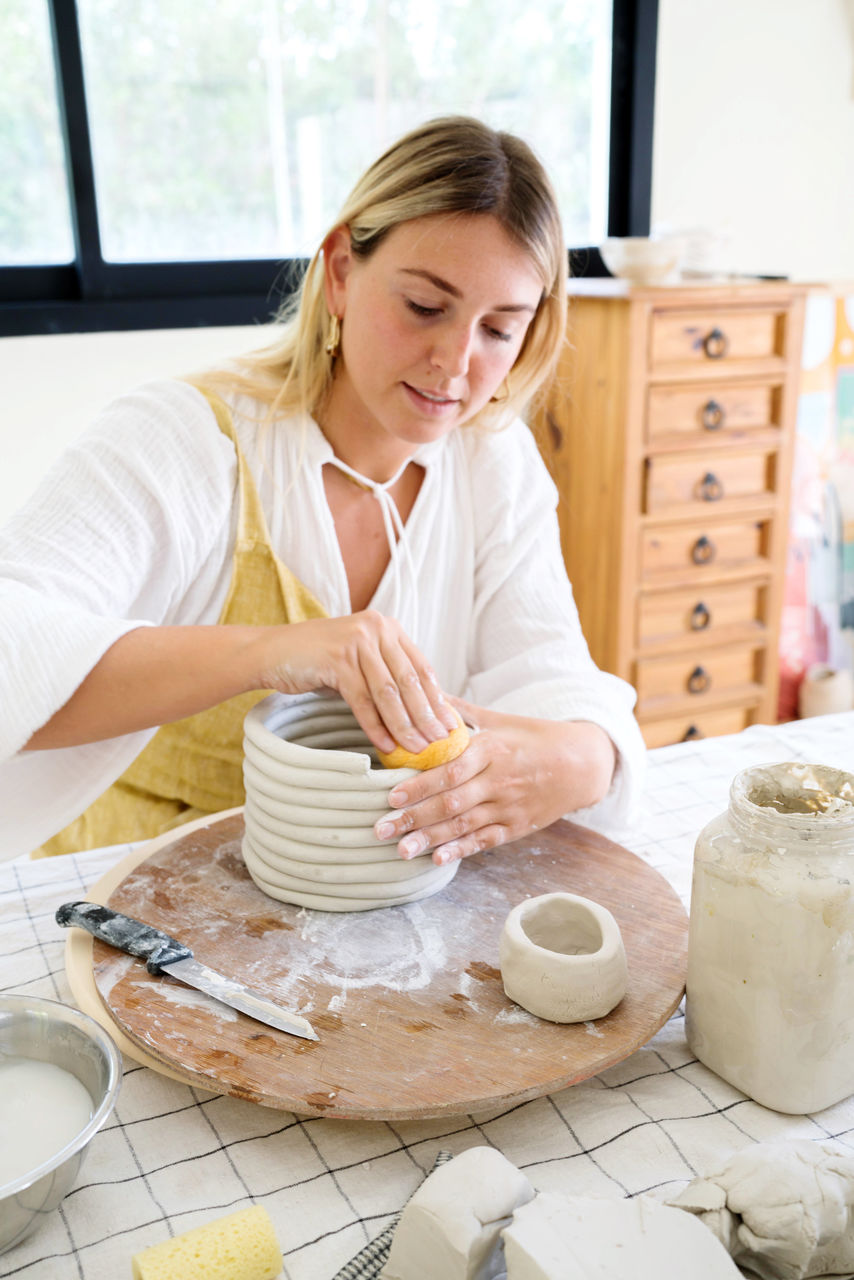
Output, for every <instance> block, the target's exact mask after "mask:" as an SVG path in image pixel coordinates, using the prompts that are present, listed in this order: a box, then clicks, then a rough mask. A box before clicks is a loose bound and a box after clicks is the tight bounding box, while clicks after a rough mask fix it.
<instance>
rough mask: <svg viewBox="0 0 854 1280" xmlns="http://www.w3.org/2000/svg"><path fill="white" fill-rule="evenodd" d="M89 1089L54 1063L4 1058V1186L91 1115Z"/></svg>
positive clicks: (0, 1171) (0, 1083) (0, 1119)
mask: <svg viewBox="0 0 854 1280" xmlns="http://www.w3.org/2000/svg"><path fill="white" fill-rule="evenodd" d="M93 1111H94V1107H93V1105H92V1098H91V1097H90V1095H89V1090H88V1089H87V1088H86V1086H85V1085H83V1084H81V1083H80V1081H79V1080H78V1079H77V1077H76V1076H74V1075H72V1074H71V1072H70V1071H64V1070H63V1069H62V1067H56V1066H54V1065H53V1063H52V1062H37V1061H34V1060H33V1059H30V1058H0V1135H2V1140H0V1187H3V1186H5V1185H6V1184H7V1183H9V1182H14V1181H16V1180H17V1179H18V1178H21V1177H23V1176H24V1175H25V1174H27V1173H31V1172H32V1171H33V1170H34V1169H37V1168H38V1166H39V1165H41V1164H44V1162H45V1161H46V1160H50V1159H52V1158H53V1156H55V1155H58V1154H59V1152H60V1151H61V1150H62V1149H63V1147H65V1146H67V1145H68V1143H69V1142H72V1141H73V1140H74V1139H75V1138H76V1137H77V1135H78V1134H79V1133H80V1132H81V1130H83V1129H84V1128H85V1127H86V1125H87V1124H88V1123H89V1121H90V1120H91V1118H92V1114H93Z"/></svg>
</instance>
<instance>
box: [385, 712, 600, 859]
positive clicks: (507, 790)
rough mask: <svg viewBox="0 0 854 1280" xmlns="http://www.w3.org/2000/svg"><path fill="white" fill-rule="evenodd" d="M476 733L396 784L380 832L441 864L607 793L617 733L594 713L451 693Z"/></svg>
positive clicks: (405, 850)
mask: <svg viewBox="0 0 854 1280" xmlns="http://www.w3.org/2000/svg"><path fill="white" fill-rule="evenodd" d="M451 701H452V703H453V705H454V706H456V707H457V708H458V709H459V712H460V714H461V715H462V717H463V719H464V720H466V721H467V723H469V724H470V725H472V727H474V728H476V729H478V730H479V732H477V733H475V734H473V735H472V739H471V742H470V743H469V745H468V747H466V749H465V751H464V752H463V753H462V755H460V756H457V758H456V760H451V761H450V762H449V763H448V764H443V765H439V766H437V767H436V768H435V769H428V770H426V771H425V772H424V773H422V774H420V775H419V776H417V777H415V778H409V779H407V780H406V781H405V782H403V783H400V784H399V785H398V786H396V787H394V788H393V790H392V791H391V793H390V794H389V803H390V804H391V805H392V806H393V809H394V811H393V812H392V813H389V814H387V815H386V816H385V817H383V818H381V819H380V820H379V822H378V823H377V824H376V827H375V831H376V834H377V837H378V838H379V839H381V840H382V839H391V838H392V837H394V838H395V839H397V840H399V846H398V848H399V852H400V855H401V857H403V858H414V857H417V856H418V854H420V853H423V852H424V851H425V850H426V849H430V848H432V849H433V850H434V852H433V861H434V862H436V863H439V864H440V865H441V864H445V863H448V862H454V861H456V860H457V859H458V858H466V857H468V856H469V854H472V853H479V852H480V851H482V850H484V849H493V848H495V847H496V846H497V845H500V844H507V843H509V842H510V841H511V840H518V839H519V837H520V836H525V835H530V834H531V832H533V831H539V830H541V829H542V828H543V827H547V826H549V825H550V824H551V823H552V822H555V821H557V819H558V818H560V817H562V816H563V815H564V814H565V813H570V812H572V811H573V810H575V809H583V808H585V807H586V806H587V805H590V804H595V803H596V801H597V800H601V799H602V797H603V796H604V795H605V794H606V793H607V791H608V788H609V786H610V784H611V779H612V777H613V773H614V766H615V763H616V751H615V749H614V745H613V743H612V742H611V739H610V738H609V737H608V735H607V734H606V733H605V731H604V730H603V729H600V728H599V726H598V725H595V724H591V723H590V722H589V721H581V720H579V721H559V720H536V719H531V718H528V717H526V716H511V715H505V714H502V713H501V712H495V711H487V710H484V709H483V708H480V707H474V706H471V705H470V704H469V703H467V702H463V701H462V700H461V699H459V698H454V699H452V700H451Z"/></svg>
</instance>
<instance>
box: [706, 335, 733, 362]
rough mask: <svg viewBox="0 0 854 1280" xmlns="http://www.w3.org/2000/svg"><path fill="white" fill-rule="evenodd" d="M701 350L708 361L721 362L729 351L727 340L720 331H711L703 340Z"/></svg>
mask: <svg viewBox="0 0 854 1280" xmlns="http://www.w3.org/2000/svg"><path fill="white" fill-rule="evenodd" d="M703 350H704V351H705V353H706V355H707V356H708V357H709V359H710V360H721V359H723V357H724V356H725V355H726V353H727V351H728V350H729V340H728V338H727V336H726V334H725V333H724V332H723V330H722V329H718V328H715V329H712V330H711V332H709V333H707V334H706V336H705V338H704V339H703Z"/></svg>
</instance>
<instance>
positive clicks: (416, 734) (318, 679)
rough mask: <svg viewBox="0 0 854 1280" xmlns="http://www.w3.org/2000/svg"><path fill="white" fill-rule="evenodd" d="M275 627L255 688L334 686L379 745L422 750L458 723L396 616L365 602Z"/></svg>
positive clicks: (307, 689)
mask: <svg viewBox="0 0 854 1280" xmlns="http://www.w3.org/2000/svg"><path fill="white" fill-rule="evenodd" d="M273 630H275V631H276V632H277V633H278V634H276V635H273V634H271V635H270V636H269V637H268V641H269V644H268V646H267V652H268V655H269V656H268V658H267V663H268V665H267V666H266V667H264V668H263V669H262V673H261V684H260V687H261V688H265V689H277V690H279V691H280V692H281V693H307V692H310V691H312V690H317V689H331V690H334V692H336V693H338V694H340V696H341V697H342V698H343V699H344V701H345V702H346V703H347V704H348V705H349V707H350V708H351V710H352V712H353V714H354V716H355V717H356V719H357V720H358V722H359V724H360V725H361V727H362V728H363V729H364V731H365V733H366V734H367V735H368V737H369V738H370V740H371V742H373V743H374V745H375V746H377V747H379V749H380V750H381V751H392V750H393V749H394V747H396V746H398V745H400V746H402V747H406V749H407V750H408V751H414V752H418V751H423V750H424V748H425V747H427V746H428V745H429V744H430V743H431V742H435V741H437V740H438V739H440V738H445V737H447V735H448V733H449V732H450V730H451V729H454V728H456V725H457V718H456V716H455V715H454V712H453V710H452V708H451V705H450V703H449V702H447V701H446V700H445V697H444V695H443V693H442V690H441V689H440V687H439V682H438V680H437V679H436V674H435V672H434V671H433V668H432V667H431V666H430V664H429V662H428V661H427V659H426V658H425V657H424V656H423V654H421V653H419V651H418V649H416V647H415V645H414V644H413V643H412V641H411V640H410V639H409V638H408V636H407V635H406V634H405V632H404V631H403V629H402V628H401V626H400V624H399V623H398V622H397V621H395V619H394V618H387V617H385V616H384V615H383V614H381V613H377V612H376V610H374V609H366V610H364V611H363V612H361V613H353V614H349V615H347V616H345V617H342V618H317V619H313V620H311V621H309V622H298V623H293V624H291V625H290V626H288V627H287V628H281V629H280V628H275V629H271V632H272V631H273Z"/></svg>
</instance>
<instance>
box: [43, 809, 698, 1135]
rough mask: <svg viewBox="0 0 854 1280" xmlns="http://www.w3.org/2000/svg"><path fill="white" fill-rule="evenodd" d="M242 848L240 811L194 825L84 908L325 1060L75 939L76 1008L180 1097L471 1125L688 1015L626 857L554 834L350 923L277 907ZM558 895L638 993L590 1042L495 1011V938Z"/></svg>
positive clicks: (676, 963)
mask: <svg viewBox="0 0 854 1280" xmlns="http://www.w3.org/2000/svg"><path fill="white" fill-rule="evenodd" d="M242 835H243V817H242V810H232V811H231V812H230V813H228V814H226V815H224V816H222V817H218V818H217V819H207V820H203V821H201V822H196V823H192V824H190V825H189V826H188V827H186V828H184V829H183V830H182V831H181V832H179V833H178V834H177V835H176V834H175V833H173V834H172V835H171V836H170V837H161V838H160V839H159V840H156V841H152V842H151V843H150V844H149V845H145V846H143V847H142V848H141V849H139V850H137V851H136V853H135V854H134V855H133V856H132V863H127V862H126V863H125V864H123V865H122V867H121V871H123V872H124V875H123V878H121V880H120V881H119V882H117V879H116V876H115V875H113V876H112V877H110V878H108V877H105V879H104V881H102V882H101V884H100V886H95V889H94V890H93V892H92V893H91V894H90V895H89V896H90V898H91V899H92V900H93V901H107V902H108V904H109V906H111V907H114V908H115V909H116V910H119V911H124V912H126V913H127V914H128V915H132V916H135V917H136V918H137V919H140V920H144V921H146V922H148V923H150V924H153V925H156V926H158V927H159V928H161V929H164V930H166V931H167V932H168V933H171V934H172V935H173V936H174V937H177V938H179V939H180V940H181V941H182V942H185V943H187V944H188V945H189V946H190V947H191V948H192V949H193V951H194V954H195V955H196V958H197V959H199V960H200V961H202V962H204V963H205V964H207V965H210V966H211V967H212V968H214V969H217V970H219V971H220V972H222V973H225V974H227V975H229V976H232V977H235V978H236V979H238V980H239V981H241V982H243V983H244V984H245V985H246V986H248V987H251V988H253V989H255V990H257V991H259V992H260V993H262V994H264V995H266V996H269V997H270V998H271V999H273V1000H275V1001H276V1002H277V1003H278V1004H280V1005H282V1006H283V1007H284V1008H287V1009H290V1010H293V1011H296V1012H298V1013H301V1014H302V1015H303V1016H305V1017H307V1018H308V1019H309V1021H310V1022H311V1023H312V1025H313V1026H314V1029H315V1030H316V1031H317V1033H318V1036H319V1039H318V1040H317V1041H309V1040H301V1039H298V1038H296V1037H293V1036H289V1035H287V1034H285V1033H284V1032H280V1031H275V1030H273V1029H272V1028H271V1027H267V1026H265V1025H264V1024H262V1023H259V1022H255V1021H253V1020H252V1019H251V1018H247V1017H245V1016H244V1015H242V1014H238V1013H236V1012H234V1011H232V1010H229V1009H226V1008H225V1007H224V1006H222V1005H218V1004H216V1003H214V1002H212V1001H209V1000H208V998H207V997H206V996H203V995H201V994H200V993H199V992H196V991H194V990H193V989H192V988H189V987H187V986H185V985H184V984H183V983H180V982H178V981H176V980H175V979H172V978H169V977H166V976H159V977H152V976H151V975H150V974H148V973H147V971H146V969H145V967H144V964H143V963H142V962H141V961H139V960H134V959H133V958H132V957H130V956H126V955H124V953H122V952H118V951H116V950H114V949H113V948H111V947H109V946H107V945H106V944H104V943H101V942H93V939H92V938H91V937H90V936H89V935H88V934H84V933H82V931H80V930H73V931H72V936H71V938H70V939H69V949H68V971H69V978H70V979H71V983H72V989H73V990H74V992H75V995H76V996H77V997H78V1001H79V1002H81V1003H83V1004H84V1007H86V1008H87V1011H88V1012H90V1013H93V1014H94V1015H95V1016H96V1017H98V1019H99V1021H101V1022H102V1024H103V1025H104V1026H105V1027H106V1028H107V1030H109V1031H111V1032H112V1033H113V1034H114V1035H116V1037H117V1039H119V1041H120V1043H121V1044H122V1045H123V1047H125V1048H128V1049H129V1050H130V1052H131V1054H132V1055H133V1056H134V1057H137V1058H138V1059H140V1060H141V1061H144V1062H146V1063H147V1064H148V1065H151V1066H153V1067H154V1068H155V1069H159V1070H163V1071H164V1072H165V1073H166V1074H168V1075H171V1076H173V1077H176V1078H178V1079H181V1080H184V1081H186V1082H187V1083H188V1084H193V1085H196V1086H200V1087H202V1088H205V1089H210V1090H212V1091H213V1092H217V1093H228V1094H232V1095H234V1096H235V1097H239V1098H247V1099H250V1100H252V1101H255V1102H259V1103H262V1104H264V1105H266V1106H270V1107H277V1108H282V1109H286V1110H288V1111H293V1112H296V1113H297V1114H298V1115H314V1116H318V1115H323V1116H329V1117H340V1118H347V1119H375V1120H397V1119H413V1118H418V1119H424V1118H429V1117H437V1116H445V1115H453V1114H465V1113H472V1112H475V1113H476V1112H478V1111H486V1110H489V1109H493V1108H501V1107H505V1106H507V1105H509V1104H512V1103H516V1102H521V1101H524V1100H526V1099H529V1098H534V1097H538V1096H541V1095H542V1094H545V1093H551V1092H554V1091H556V1090H560V1089H563V1088H566V1087H567V1086H569V1085H572V1084H575V1083H577V1082H578V1081H580V1080H584V1079H587V1078H588V1077H590V1076H592V1075H595V1074H596V1073H598V1072H600V1071H602V1070H604V1069H605V1068H606V1067H609V1066H612V1065H613V1064H614V1063H617V1062H620V1061H622V1060H623V1059H624V1058H627V1057H628V1056H629V1055H630V1054H632V1053H633V1052H634V1051H635V1050H636V1049H638V1048H639V1047H640V1046H641V1045H643V1044H644V1043H646V1041H647V1040H649V1039H650V1038H651V1037H652V1036H653V1035H654V1034H655V1032H656V1031H657V1030H658V1029H659V1028H660V1027H661V1026H662V1025H663V1023H664V1022H665V1021H666V1020H667V1019H668V1017H669V1016H670V1015H671V1013H672V1012H673V1011H674V1010H675V1008H676V1007H677V1005H678V1003H679V1000H680V999H681V996H682V993H683V990H684V980H685V969H686V955H687V933H688V922H687V917H686V914H685V911H684V908H683V907H682V905H681V903H680V901H679V899H678V897H677V896H676V894H675V893H674V891H673V890H672V889H671V888H670V886H669V885H668V883H667V881H666V880H664V878H663V877H662V876H661V875H660V874H659V873H658V872H656V871H654V870H653V869H652V868H651V867H649V866H648V865H647V864H646V863H645V862H643V861H642V860H641V859H640V858H638V857H637V856H636V855H635V854H632V853H630V852H629V851H628V850H627V849H624V848H622V847H621V846H620V845H617V844H614V843H613V842H611V841H610V840H607V839H605V838H604V837H603V836H600V835H598V834H596V833H594V832H591V831H588V830H586V829H585V828H583V827H580V826H577V825H574V824H572V823H569V822H563V821H562V822H557V823H555V824H554V825H553V826H552V827H549V828H548V829H547V830H545V831H540V832H537V833H536V834H535V835H533V836H530V837H528V838H526V839H523V840H519V841H517V842H516V843H514V844H513V845H509V846H506V847H504V848H502V849H500V850H496V851H493V852H491V853H488V854H479V855H477V856H475V857H472V858H468V859H466V860H465V861H464V862H463V863H462V865H461V866H460V869H459V871H458V873H457V875H456V876H455V878H454V879H453V880H452V881H451V882H450V884H449V885H447V886H446V887H445V888H444V889H443V890H442V891H441V892H439V893H438V894H436V895H434V896H433V897H431V898H426V899H423V900H422V901H421V902H417V903H411V904H409V905H408V906H403V907H388V908H382V909H379V910H373V911H364V912H354V913H331V912H321V911H309V910H305V909H303V908H299V907H295V906H290V905H287V904H284V903H280V902H278V901H276V900H274V899H272V898H269V897H268V896H267V895H266V894H264V893H263V892H262V891H261V890H260V889H258V888H257V887H256V885H255V884H254V883H253V881H252V880H251V879H250V877H249V873H248V871H247V870H246V867H245V865H244V863H243V859H242V857H241V852H240V846H241V839H242ZM134 864H135V865H134ZM107 887H109V889H110V890H111V891H110V892H109V893H107V894H105V893H103V890H104V889H105V888H107ZM99 889H101V890H102V892H99ZM555 891H563V892H570V893H575V894H580V895H581V896H583V897H586V898H592V899H593V900H594V901H596V902H599V903H601V904H602V905H603V906H605V907H607V908H608V909H609V910H610V911H611V912H612V913H613V915H614V916H615V917H616V920H617V923H618V924H619V926H620V930H621V932H622V935H623V941H624V944H625V948H626V955H627V959H628V969H629V984H628V991H627V994H626V996H625V998H624V999H623V1001H622V1002H621V1003H620V1004H619V1005H618V1006H617V1008H616V1009H615V1010H614V1011H613V1012H612V1013H611V1014H609V1015H608V1016H607V1017H606V1018H602V1019H599V1020H598V1021H597V1022H595V1023H582V1024H578V1025H571V1026H565V1025H557V1024H554V1023H549V1022H545V1021H542V1020H541V1019H539V1018H536V1017H534V1016H533V1015H531V1014H529V1013H527V1012H525V1011H524V1010H523V1009H521V1008H520V1007H519V1006H518V1005H516V1004H514V1003H513V1001H511V1000H510V999H508V997H507V996H506V995H505V994H504V989H503V985H502V982H501V975H500V972H499V968H498V943H499V936H500V933H501V928H502V925H503V923H504V919H505V917H506V916H507V914H508V912H509V911H510V909H511V908H512V907H514V906H515V905H516V904H517V903H518V902H521V901H522V900H523V899H524V898H528V897H535V896H537V895H539V894H542V893H551V892H555ZM92 979H94V987H95V988H96V989H97V996H98V999H97V1000H96V1001H93V1000H92V999H91V994H92ZM84 988H88V991H89V995H90V998H89V1000H88V1002H87V1001H86V1000H81V996H82V995H84ZM93 1006H94V1007H93Z"/></svg>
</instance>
